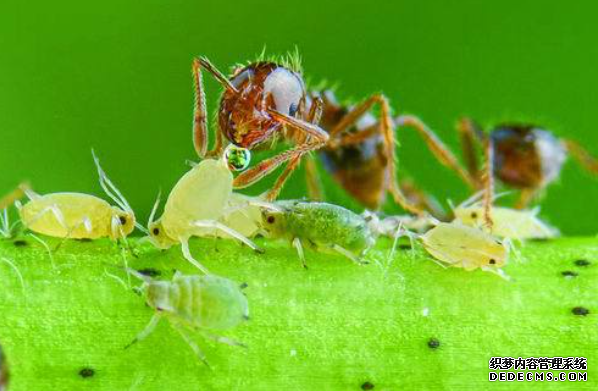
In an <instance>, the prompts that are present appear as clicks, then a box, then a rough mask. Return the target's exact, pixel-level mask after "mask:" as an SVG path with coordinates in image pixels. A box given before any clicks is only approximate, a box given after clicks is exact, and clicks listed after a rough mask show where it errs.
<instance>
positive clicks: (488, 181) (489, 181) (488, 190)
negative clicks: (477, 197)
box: [482, 137, 494, 232]
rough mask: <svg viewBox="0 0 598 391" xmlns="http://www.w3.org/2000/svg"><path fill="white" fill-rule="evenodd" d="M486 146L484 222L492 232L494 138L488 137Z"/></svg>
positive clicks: (483, 176)
mask: <svg viewBox="0 0 598 391" xmlns="http://www.w3.org/2000/svg"><path fill="white" fill-rule="evenodd" d="M484 146H485V148H484V149H485V160H486V162H485V168H484V174H483V175H482V182H483V185H484V190H483V200H482V202H483V206H484V222H485V225H486V227H487V228H488V229H490V232H492V226H493V225H494V223H493V221H492V215H491V213H492V201H493V198H494V144H493V143H492V139H491V138H490V137H488V139H486V141H485V142H484Z"/></svg>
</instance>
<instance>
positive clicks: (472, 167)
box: [457, 117, 486, 188]
mask: <svg viewBox="0 0 598 391" xmlns="http://www.w3.org/2000/svg"><path fill="white" fill-rule="evenodd" d="M457 131H458V132H459V139H460V142H461V150H462V151H463V158H464V159H465V165H466V167H467V171H468V172H469V176H470V177H471V178H473V179H474V180H475V181H476V185H477V186H476V187H477V188H480V186H481V183H480V176H481V175H482V173H481V172H480V170H479V165H478V159H477V156H476V150H475V142H476V141H478V142H483V141H484V140H485V139H486V136H485V135H484V132H482V129H481V128H480V126H479V125H478V124H476V123H475V122H474V121H473V120H472V119H471V118H467V117H463V118H461V119H460V120H459V121H458V122H457Z"/></svg>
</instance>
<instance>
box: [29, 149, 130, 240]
mask: <svg viewBox="0 0 598 391" xmlns="http://www.w3.org/2000/svg"><path fill="white" fill-rule="evenodd" d="M94 161H95V164H96V166H97V169H98V175H99V178H100V185H101V186H102V189H104V191H105V192H106V195H108V197H110V198H111V199H112V200H113V201H114V202H115V203H116V204H117V205H118V207H113V206H111V205H110V204H109V203H107V202H106V201H104V200H103V199H101V198H98V197H95V196H92V195H89V194H82V193H52V194H46V195H39V194H36V193H34V192H33V191H31V190H27V191H26V195H27V197H29V199H30V201H29V202H28V203H26V204H25V205H19V206H18V208H19V214H20V216H21V221H22V223H23V225H24V226H25V227H26V228H28V229H29V230H31V231H33V232H37V233H40V234H43V235H48V236H53V237H59V238H64V239H99V238H104V237H108V238H111V239H113V240H117V239H123V238H126V237H127V236H128V235H129V234H130V233H131V232H133V230H134V229H135V224H136V222H135V214H134V212H133V209H132V208H131V207H130V206H129V204H128V202H127V200H126V199H125V198H124V197H123V195H122V194H121V193H120V191H119V190H118V189H117V188H116V186H114V184H113V183H112V182H111V181H110V179H108V177H107V176H106V174H105V173H104V171H103V170H102V168H101V167H100V162H99V160H98V159H97V157H95V155H94Z"/></svg>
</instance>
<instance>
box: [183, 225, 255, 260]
mask: <svg viewBox="0 0 598 391" xmlns="http://www.w3.org/2000/svg"><path fill="white" fill-rule="evenodd" d="M191 224H192V225H194V226H196V227H199V228H214V229H217V230H220V231H222V232H224V233H225V234H227V235H229V236H230V237H233V238H235V239H237V240H238V241H240V242H242V243H244V244H245V245H247V246H248V247H249V248H251V249H252V250H254V251H255V252H257V253H260V254H263V253H264V250H263V249H262V248H260V247H258V246H257V245H256V244H255V243H253V242H252V241H251V240H249V239H248V238H246V237H245V236H243V235H242V234H241V233H239V232H237V231H235V230H234V229H232V228H230V227H227V226H226V225H224V224H222V223H221V222H219V221H216V220H199V221H194V222H192V223H191Z"/></svg>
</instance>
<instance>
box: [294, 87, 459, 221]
mask: <svg viewBox="0 0 598 391" xmlns="http://www.w3.org/2000/svg"><path fill="white" fill-rule="evenodd" d="M310 101H312V102H318V101H321V102H322V117H321V121H320V125H321V126H322V128H323V129H325V130H326V131H327V132H328V135H329V137H330V139H329V141H328V142H327V144H326V145H325V146H324V147H323V148H321V149H319V150H318V154H319V156H320V157H321V159H322V162H323V163H324V168H325V169H326V171H328V172H329V173H331V174H332V176H333V177H334V179H335V180H336V181H337V182H338V183H339V184H340V185H341V186H342V187H343V188H344V189H345V190H346V191H347V192H348V193H349V194H350V195H351V196H353V197H354V198H355V199H356V200H357V201H359V202H360V203H361V204H362V205H364V206H365V207H367V208H368V209H372V210H377V209H378V208H379V207H380V205H381V204H382V203H383V202H384V200H385V198H386V193H390V194H391V195H392V197H393V199H394V201H395V202H396V203H398V204H399V205H401V206H402V207H403V208H404V209H405V210H407V211H409V212H412V213H417V214H421V213H422V210H423V209H427V210H430V211H431V212H433V213H435V214H442V211H441V210H439V209H438V206H437V204H436V203H435V202H434V201H433V200H432V199H430V198H428V197H427V196H426V195H425V194H424V193H423V192H421V191H419V190H417V189H416V188H415V187H414V185H413V184H412V183H411V182H408V181H405V182H403V183H401V184H399V183H398V182H397V177H396V163H395V162H396V157H395V144H396V140H395V132H394V129H395V127H396V126H399V125H400V126H410V127H413V128H415V129H416V130H417V132H418V134H419V135H420V136H421V137H422V138H423V139H424V141H425V142H426V145H427V146H428V148H430V150H431V151H432V152H433V153H434V154H435V156H436V157H437V158H438V159H439V161H440V162H441V163H442V164H445V165H447V166H450V167H452V168H454V169H455V170H457V171H458V172H461V175H463V176H464V177H465V178H467V179H468V177H467V173H466V172H465V171H464V170H463V169H462V168H461V167H460V166H459V164H458V162H457V160H456V159H455V158H454V157H453V156H452V155H451V154H450V152H449V151H448V149H447V148H446V146H444V144H442V142H441V141H440V140H439V139H438V138H437V137H436V136H435V135H434V133H432V132H431V131H430V130H429V129H428V127H427V126H426V125H425V124H424V123H423V122H422V121H421V120H419V119H418V118H416V117H414V116H411V115H409V116H407V115H402V116H399V117H396V118H392V117H391V112H390V111H391V110H390V106H389V104H388V100H387V99H386V97H385V96H384V95H381V94H376V95H372V96H370V97H369V98H367V99H366V100H364V101H363V102H362V103H360V104H358V105H355V106H348V105H343V104H340V103H339V102H338V101H337V99H336V97H335V95H334V93H333V91H332V90H329V89H328V90H321V91H313V92H311V93H310ZM374 105H378V106H379V107H380V113H379V117H378V118H376V117H375V116H374V115H373V114H372V113H371V109H372V108H373V106H374ZM308 159H311V157H309V158H308ZM313 164H314V163H313V162H311V161H310V160H307V166H306V167H307V169H306V174H307V176H308V178H307V183H308V188H309V189H310V195H311V197H312V198H314V199H321V190H320V189H319V188H317V184H318V183H319V181H318V179H317V178H314V176H315V175H316V170H315V168H310V166H313ZM407 193H411V194H413V195H415V196H416V197H414V198H412V197H409V196H408V195H406V194H407Z"/></svg>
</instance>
